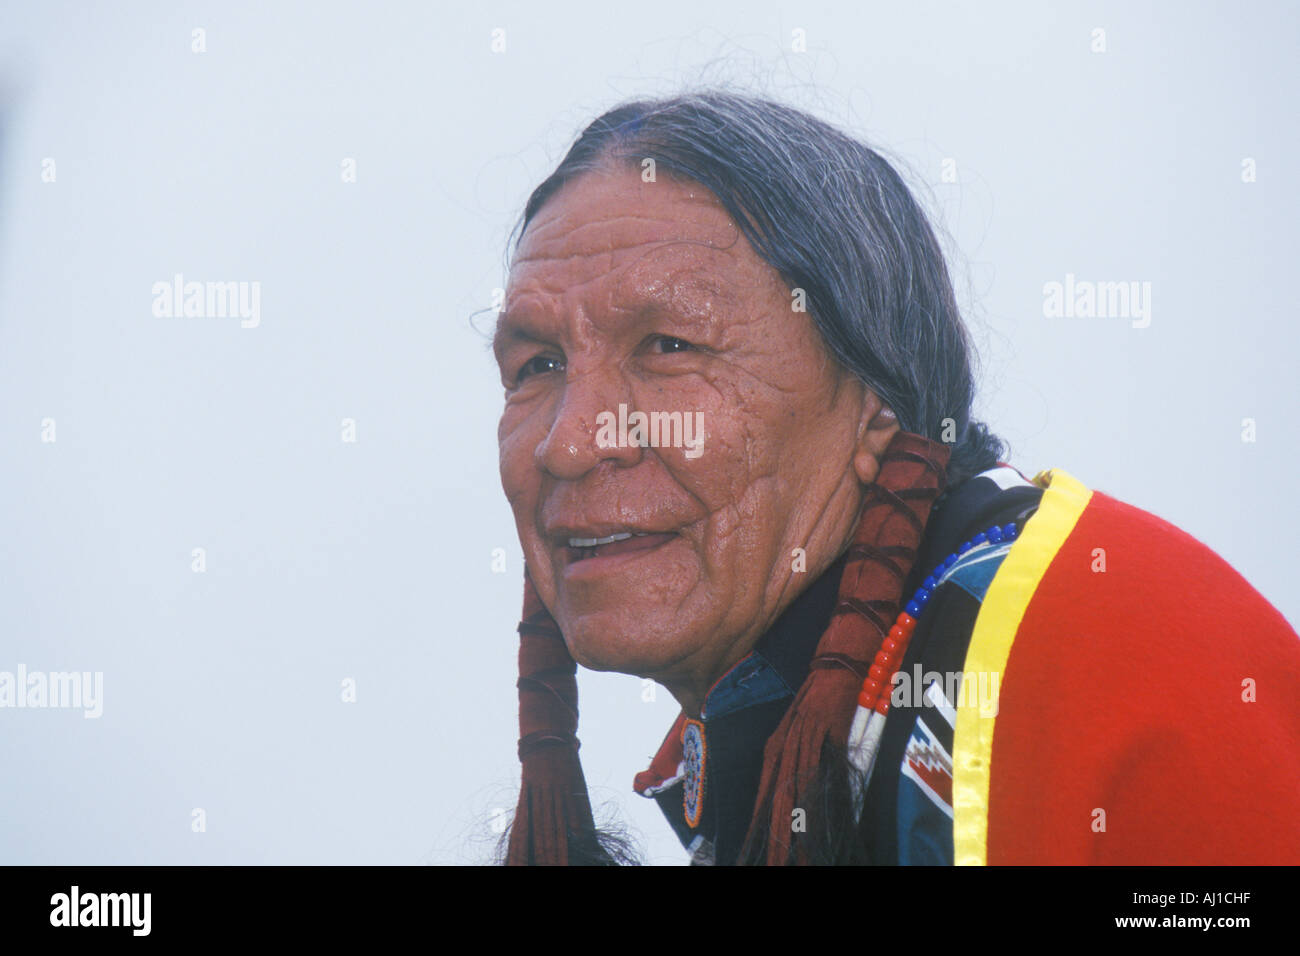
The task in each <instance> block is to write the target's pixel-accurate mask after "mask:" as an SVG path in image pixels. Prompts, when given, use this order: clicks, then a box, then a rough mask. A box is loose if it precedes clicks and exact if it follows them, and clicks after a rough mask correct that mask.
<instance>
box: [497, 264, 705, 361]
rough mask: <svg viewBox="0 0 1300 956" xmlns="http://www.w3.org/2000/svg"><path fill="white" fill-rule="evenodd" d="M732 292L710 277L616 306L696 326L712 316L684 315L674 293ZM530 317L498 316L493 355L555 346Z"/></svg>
mask: <svg viewBox="0 0 1300 956" xmlns="http://www.w3.org/2000/svg"><path fill="white" fill-rule="evenodd" d="M730 291H731V289H730V286H729V285H728V284H726V283H717V282H716V281H714V280H712V279H710V280H707V281H705V282H698V281H687V282H680V283H676V282H675V283H672V284H670V286H669V287H668V289H667V290H666V294H665V293H660V294H655V293H651V294H649V295H641V294H638V295H633V296H630V297H628V298H626V299H623V300H622V301H621V302H620V303H619V304H618V308H619V309H620V310H621V311H625V312H627V313H629V315H630V316H631V317H632V320H633V321H645V320H647V319H651V318H653V317H655V316H666V317H670V318H673V319H676V320H677V321H678V323H679V324H681V325H683V326H687V327H698V326H700V325H704V324H711V322H712V320H713V317H712V316H709V317H701V316H694V315H685V314H683V313H682V312H680V311H679V310H678V309H676V308H674V306H673V301H672V300H673V299H674V298H676V297H677V296H679V295H680V296H682V297H683V298H692V297H695V296H698V295H699V294H701V293H703V294H705V295H722V296H726V295H727V294H728V293H729V292H730ZM528 323H529V320H528V319H527V318H525V317H524V316H522V315H516V314H514V313H511V312H509V311H503V312H502V313H501V314H500V315H499V316H498V318H497V325H496V330H495V332H494V333H493V335H492V351H493V353H494V354H495V355H498V356H500V355H501V353H502V351H504V350H505V349H507V348H509V347H510V346H512V345H515V344H518V343H527V344H532V345H554V344H555V342H554V340H553V339H552V338H550V337H547V336H544V335H539V334H536V333H534V332H532V331H530V330H529V329H528V328H526V327H525V326H526V325H527V324H528Z"/></svg>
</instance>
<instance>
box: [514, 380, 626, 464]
mask: <svg viewBox="0 0 1300 956" xmlns="http://www.w3.org/2000/svg"><path fill="white" fill-rule="evenodd" d="M620 405H623V406H624V407H625V408H626V410H627V413H631V411H632V410H633V409H632V406H631V403H630V396H629V395H628V390H627V388H626V383H624V382H623V381H622V379H621V377H620V376H618V375H617V373H614V372H610V371H601V370H595V369H593V370H590V371H586V372H581V373H577V374H571V377H570V378H569V379H568V380H566V382H565V383H564V391H563V393H562V394H561V395H560V398H559V400H558V402H557V404H556V406H555V417H554V419H553V420H552V421H551V427H550V430H549V431H548V432H547V433H546V437H545V438H544V439H542V441H541V443H540V444H539V445H538V446H537V450H536V452H535V456H536V458H537V464H538V466H539V467H540V468H541V469H542V470H544V471H546V472H548V473H550V474H551V475H553V476H555V477H556V478H558V479H562V480H568V481H575V480H577V479H579V478H581V477H582V476H583V475H585V474H586V473H587V472H589V471H591V469H593V468H595V467H596V466H597V465H599V464H600V463H601V462H602V461H613V462H614V463H615V464H617V465H619V466H621V467H630V466H632V465H635V464H636V463H637V462H639V461H640V460H641V449H640V447H638V446H636V445H632V444H629V443H628V442H627V441H626V440H625V439H626V437H627V435H626V430H622V431H620V429H619V422H620V418H621V417H622V418H623V419H624V420H625V416H620V414H619V412H620V409H619V406H620Z"/></svg>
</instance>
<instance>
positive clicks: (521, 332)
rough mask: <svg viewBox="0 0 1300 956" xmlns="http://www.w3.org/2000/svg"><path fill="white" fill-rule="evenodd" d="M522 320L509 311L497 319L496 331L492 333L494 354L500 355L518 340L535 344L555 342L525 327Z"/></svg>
mask: <svg viewBox="0 0 1300 956" xmlns="http://www.w3.org/2000/svg"><path fill="white" fill-rule="evenodd" d="M520 321H521V320H519V319H518V318H516V317H514V316H512V315H511V314H510V313H509V312H502V313H501V315H500V317H499V318H498V319H497V327H496V331H495V332H493V333H492V352H493V354H495V355H497V356H500V355H501V353H502V351H504V350H505V349H506V348H508V347H509V346H511V345H514V344H516V343H518V342H529V343H532V344H534V345H551V344H553V343H552V342H551V341H550V340H549V339H547V338H543V337H542V336H540V335H535V334H533V333H532V332H530V331H529V330H528V329H526V328H524V327H523V326H522V325H520Z"/></svg>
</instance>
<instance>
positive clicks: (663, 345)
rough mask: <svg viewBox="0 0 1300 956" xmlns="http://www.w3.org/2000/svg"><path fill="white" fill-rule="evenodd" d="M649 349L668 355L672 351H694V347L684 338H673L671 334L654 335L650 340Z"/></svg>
mask: <svg viewBox="0 0 1300 956" xmlns="http://www.w3.org/2000/svg"><path fill="white" fill-rule="evenodd" d="M651 349H652V350H653V351H656V352H658V353H659V354H661V355H668V354H671V353H673V352H694V351H696V347H695V346H694V345H692V344H691V343H690V342H687V341H686V340H685V339H678V338H674V337H673V336H671V335H656V336H655V337H654V339H653V340H652V345H651Z"/></svg>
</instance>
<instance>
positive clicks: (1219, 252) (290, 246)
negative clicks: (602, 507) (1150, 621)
mask: <svg viewBox="0 0 1300 956" xmlns="http://www.w3.org/2000/svg"><path fill="white" fill-rule="evenodd" d="M989 6H990V5H987V4H962V5H955V4H945V3H912V4H884V3H847V2H835V3H808V2H800V3H771V2H763V0H744V2H730V3H719V4H709V5H707V7H708V9H706V5H704V4H700V3H696V2H679V0H667V2H662V3H656V4H652V5H634V6H629V7H615V8H611V7H610V6H609V5H608V4H605V3H590V4H566V5H564V7H565V11H566V12H565V13H563V14H562V15H561V14H560V13H558V12H556V9H555V8H554V7H553V6H552V5H538V4H532V3H522V2H521V3H496V4H491V3H489V4H479V5H475V9H474V10H473V12H463V11H462V12H449V11H446V10H444V9H442V8H441V6H440V5H432V4H419V5H416V4H409V5H406V4H376V3H365V4H362V3H355V4H339V3H299V4H283V3H253V2H241V3H233V4H232V3H220V4H218V3H210V4H208V3H161V2H153V3H131V4H93V5H92V4H71V3H48V2H42V3H35V2H29V3H16V2H11V0H4V2H0V184H2V185H0V670H7V671H13V670H15V669H16V668H17V666H18V665H19V664H23V665H25V666H26V667H27V668H28V669H29V670H43V671H62V670H77V671H92V672H93V671H102V672H103V675H104V701H103V715H102V717H100V718H99V719H97V720H89V719H84V718H83V717H82V715H81V713H80V712H77V711H68V710H9V709H4V710H0V766H2V767H3V768H4V776H5V785H4V787H3V788H0V862H3V863H41V864H120V863H127V864H133V863H141V864H143V863H158V864H166V863H222V864H226V863H422V862H438V863H470V862H483V861H485V860H486V859H487V858H488V855H489V853H490V851H491V846H492V842H493V839H494V835H493V833H492V819H493V817H492V814H493V811H494V810H495V809H497V808H509V807H513V804H514V794H515V787H516V785H517V777H518V763H517V759H516V756H515V738H516V735H517V729H516V698H515V689H514V678H515V653H516V642H517V638H516V635H515V633H514V630H513V629H514V626H515V624H516V623H517V620H518V614H519V606H520V597H521V574H522V566H521V560H520V550H519V545H518V541H517V537H516V535H515V530H514V525H513V521H512V519H511V515H510V512H509V510H508V508H507V505H506V502H505V499H504V496H503V495H502V492H501V489H500V481H499V477H498V472H497V448H496V437H495V436H496V422H497V418H498V416H499V414H500V409H501V404H502V397H501V388H500V384H499V382H498V380H497V376H496V372H495V369H494V366H493V363H492V360H491V354H490V352H489V351H488V349H487V346H486V337H485V334H484V332H485V330H487V329H489V328H490V325H491V319H492V316H491V314H489V313H487V312H483V311H480V310H484V309H486V308H487V306H488V305H489V303H490V302H491V296H492V290H493V289H494V288H496V287H499V286H503V285H504V279H505V277H504V273H503V262H504V253H505V245H506V238H507V235H508V233H509V231H510V228H511V227H512V225H513V224H514V222H515V218H516V217H517V215H518V213H519V211H520V209H521V207H522V204H523V201H524V199H525V198H526V196H527V194H528V192H529V191H530V189H531V188H532V187H533V186H534V185H535V184H536V183H537V182H538V181H540V180H541V179H542V178H543V177H544V176H545V175H546V174H547V173H548V172H549V170H550V169H551V168H552V167H553V166H554V164H555V163H556V162H557V161H558V160H559V159H560V157H561V156H562V155H563V152H564V150H565V148H566V147H567V145H568V143H569V142H570V141H571V139H572V137H573V136H574V135H575V134H576V133H577V132H578V131H579V130H580V128H581V127H582V126H583V125H584V124H585V123H586V122H588V121H590V120H591V119H592V118H594V117H595V116H596V115H598V114H599V113H600V112H602V111H603V110H605V109H606V108H608V107H609V106H611V105H613V104H614V103H616V102H617V101H619V100H621V99H623V98H625V97H629V96H633V95H650V94H660V93H668V92H672V91H675V90H676V89H678V88H679V87H681V86H682V85H685V84H690V83H699V82H711V81H718V82H722V81H725V82H729V83H731V84H733V85H739V86H743V87H746V88H749V89H754V90H757V91H761V92H766V93H769V94H772V95H776V96H778V97H780V98H782V99H785V100H787V101H788V102H791V103H793V104H795V105H799V106H803V107H805V108H808V109H811V110H813V111H814V112H816V113H817V114H818V115H821V116H823V117H824V118H826V119H829V120H831V121H833V122H836V123H839V124H841V125H844V126H846V127H849V128H851V129H853V130H854V131H856V132H857V133H858V134H859V135H861V136H863V137H865V138H867V140H868V141H869V142H871V143H872V144H873V145H876V146H878V147H879V148H881V149H882V151H884V152H885V153H886V154H887V155H889V156H890V157H893V158H896V159H897V160H898V161H899V162H900V163H901V164H902V165H903V166H904V167H905V175H906V176H907V178H908V181H909V182H910V183H912V184H913V185H914V186H915V187H916V188H917V189H918V190H919V191H920V195H921V198H922V200H923V201H924V202H925V203H926V204H927V206H928V207H929V208H930V209H932V210H933V212H934V213H935V215H936V217H937V223H938V224H939V225H940V227H941V228H942V229H943V230H944V231H945V232H946V233H947V234H948V235H949V236H950V238H951V242H950V248H951V251H952V256H953V258H952V260H951V265H952V268H953V272H954V277H955V280H956V283H957V286H958V288H959V293H960V296H961V298H962V301H963V304H964V306H965V307H966V314H967V316H968V318H969V322H970V325H971V329H972V333H973V335H974V338H975V342H976V344H977V347H978V348H979V350H980V366H981V371H980V376H981V395H980V401H979V405H978V409H977V412H978V415H979V417H981V418H983V419H985V420H987V421H989V422H990V423H991V424H992V425H993V427H994V428H995V429H996V430H997V431H998V432H999V433H1000V434H1001V435H1003V436H1004V437H1005V438H1006V439H1007V440H1008V441H1009V442H1010V445H1011V449H1012V451H1011V460H1012V463H1013V464H1015V465H1016V466H1017V467H1019V468H1020V470H1021V471H1023V472H1025V474H1027V475H1029V476H1032V475H1033V474H1035V473H1036V472H1037V471H1038V470H1039V469H1041V468H1046V467H1060V468H1064V469H1065V470H1066V471H1068V472H1070V473H1071V474H1073V475H1074V476H1075V477H1077V478H1079V479H1080V480H1081V481H1083V482H1084V483H1085V484H1086V485H1088V486H1090V487H1093V488H1097V489H1100V490H1102V491H1105V492H1107V493H1109V494H1112V495H1115V496H1116V497H1119V498H1121V499H1123V500H1125V501H1128V502H1130V503H1132V504H1134V505H1137V506H1139V507H1142V508H1145V509H1147V510H1149V511H1152V512H1154V513H1155V514H1157V515H1159V516H1161V517H1163V518H1165V519H1167V520H1169V521H1171V522H1173V523H1174V524H1176V525H1178V526H1180V527H1182V528H1183V529H1185V530H1187V531H1188V532H1189V533H1191V534H1193V535H1194V536H1195V537H1197V538H1199V539H1200V540H1202V541H1204V542H1205V543H1206V544H1208V545H1209V546H1210V547H1212V548H1213V549H1215V550H1216V551H1217V552H1219V553H1220V554H1221V555H1223V556H1224V557H1225V558H1226V559H1227V560H1228V561H1229V562H1230V563H1231V564H1232V565H1233V566H1234V567H1236V568H1237V569H1238V570H1239V571H1240V572H1241V573H1242V574H1243V575H1244V576H1245V577H1246V578H1247V580H1249V581H1250V582H1251V583H1252V584H1254V586H1255V587H1256V588H1257V589H1258V590H1259V591H1260V592H1261V593H1262V594H1264V595H1265V597H1267V598H1268V599H1269V600H1270V601H1271V602H1272V603H1273V604H1274V605H1275V606H1276V607H1277V608H1279V609H1280V610H1281V611H1282V612H1283V613H1284V614H1285V615H1286V616H1287V617H1288V619H1289V620H1290V621H1291V622H1292V624H1293V625H1294V624H1295V623H1296V622H1297V621H1300V594H1297V590H1296V580H1295V570H1294V568H1295V565H1294V551H1295V542H1296V540H1297V531H1298V530H1300V521H1298V520H1297V514H1298V513H1300V512H1298V511H1297V508H1296V506H1295V504H1294V502H1293V501H1292V497H1293V496H1292V491H1291V480H1292V478H1293V476H1294V474H1295V471H1296V464H1297V453H1296V439H1297V422H1298V421H1300V398H1298V393H1297V388H1296V381H1295V367H1296V357H1295V347H1296V344H1297V333H1296V331H1295V321H1296V306H1297V291H1296V290H1297V286H1296V282H1295V279H1294V272H1295V262H1296V258H1297V253H1298V252H1300V248H1298V243H1297V232H1296V225H1295V221H1296V212H1297V209H1298V208H1300V203H1298V202H1297V199H1298V198H1300V179H1298V178H1297V176H1296V156H1297V154H1298V152H1300V150H1298V147H1300V134H1298V133H1297V126H1296V123H1295V116H1296V112H1297V110H1296V68H1295V66H1294V63H1295V50H1296V48H1297V39H1298V38H1300V29H1298V27H1300V14H1298V13H1297V9H1296V7H1295V6H1294V5H1292V4H1289V3H1254V4H1247V5H1229V4H1208V3H1149V4H1127V3H1090V4H1070V3H1054V4H1050V5H1047V4H1040V3H1030V2H1026V3H1000V4H997V5H995V6H996V9H993V10H990V9H989ZM1098 27H1100V28H1103V29H1104V30H1105V43H1106V51H1105V52H1104V53H1095V52H1092V50H1091V47H1092V46H1093V44H1094V34H1093V31H1094V29H1095V28H1098ZM196 28H202V29H203V30H205V31H206V37H205V40H206V52H203V53H195V52H193V51H192V43H193V40H192V31H193V30H194V29H196ZM494 28H501V29H504V31H505V39H506V49H505V51H504V52H502V53H493V52H492V49H491V42H492V31H493V29H494ZM795 29H802V30H804V31H806V36H807V47H808V49H807V52H805V53H795V52H793V51H792V49H791V44H792V36H793V34H792V31H794V30H795ZM349 157H350V158H353V159H355V161H356V171H357V181H356V182H355V183H344V182H342V181H341V175H340V169H341V163H342V162H343V160H344V159H345V158H349ZM946 158H951V159H953V160H954V161H955V163H956V169H957V174H958V181H957V182H956V183H950V182H942V181H941V171H942V168H943V167H942V164H943V161H944V160H945V159H946ZM1246 158H1252V159H1254V160H1255V163H1256V170H1257V181H1255V182H1252V183H1245V182H1243V181H1242V163H1243V159H1246ZM46 159H53V160H54V163H55V165H54V168H55V171H56V179H55V181H54V182H44V181H43V180H42V170H43V168H44V167H43V161H44V160H46ZM176 273H182V274H183V275H185V276H186V277H187V279H195V280H200V281H208V280H233V281H258V282H260V283H261V321H260V325H258V327H256V328H241V327H240V323H239V320H238V319H218V318H204V319H199V318H189V319H185V318H171V319H168V318H159V317H156V316H154V315H153V313H152V309H151V306H152V293H151V289H152V286H153V284H154V283H155V282H159V281H170V280H171V278H172V276H173V275H174V274H176ZM1067 273H1071V274H1074V275H1075V276H1076V277H1078V278H1079V279H1087V280H1094V281H1124V280H1136V281H1139V282H1150V283H1151V287H1152V298H1151V305H1152V312H1151V322H1150V325H1149V327H1147V328H1141V329H1139V328H1134V327H1133V323H1132V321H1130V320H1126V319H1122V318H1109V319H1101V318H1092V319H1085V318H1072V319H1049V318H1045V317H1044V314H1043V286H1044V283H1047V282H1051V281H1064V279H1065V276H1066V274H1067ZM476 312H479V314H478V316H477V318H474V319H473V320H471V317H472V316H474V314H475V313H476ZM344 418H352V419H355V421H356V427H357V441H356V442H355V443H353V444H348V443H344V442H343V441H342V440H341V435H340V427H341V420H342V419H344ZM1245 418H1252V419H1254V420H1255V422H1256V429H1257V440H1256V441H1255V442H1254V443H1246V442H1243V441H1242V420H1243V419H1245ZM45 419H53V420H54V422H55V427H56V429H57V431H56V435H57V441H55V442H53V443H49V442H43V441H42V440H41V438H42V422H43V420H45ZM200 547H201V548H204V549H205V550H206V561H207V570H206V572H205V573H202V574H196V573H194V572H193V571H192V570H191V561H192V558H191V554H192V550H193V549H194V548H200ZM494 548H504V549H505V550H506V552H507V555H508V558H507V566H508V571H507V573H505V574H494V573H493V572H492V568H491V553H492V550H493V549H494ZM1229 624H1230V622H1226V621H1207V622H1205V626H1207V627H1223V626H1228V625H1229ZM1135 639H1140V635H1135ZM346 678H351V679H353V680H355V682H356V688H357V701H356V703H354V704H347V703H343V702H342V701H341V699H340V697H341V693H340V685H341V681H343V680H344V679H346ZM580 686H581V695H582V701H581V706H582V713H583V718H582V726H581V727H580V731H579V733H580V736H581V737H582V740H583V747H582V756H583V763H584V767H585V770H586V773H587V778H588V781H589V783H590V784H591V788H592V795H593V799H594V800H595V801H596V803H597V804H598V805H601V806H604V807H606V808H607V809H608V810H609V811H610V812H612V813H613V814H614V815H616V816H618V817H619V818H621V819H623V820H624V821H626V822H628V823H629V824H630V825H631V826H632V827H633V829H634V831H635V832H636V833H638V834H640V836H641V837H642V840H643V847H644V848H645V850H646V852H647V854H648V856H649V858H650V859H651V860H652V861H653V862H657V863H681V862H684V854H683V852H682V851H681V850H680V847H679V846H678V844H677V842H676V840H675V838H674V837H673V836H672V835H671V833H670V831H669V830H668V827H667V825H666V824H665V823H664V822H663V821H662V818H661V817H660V815H659V811H658V810H657V808H656V807H655V806H654V804H653V803H652V802H651V801H648V800H644V799H642V798H640V797H637V796H636V795H635V794H633V793H632V791H631V782H632V777H633V775H634V774H635V773H636V772H637V771H639V770H641V769H644V767H645V766H646V764H647V763H648V761H649V757H650V756H651V755H652V754H653V752H654V751H655V749H656V748H657V746H658V744H659V742H660V740H661V739H662V737H663V734H664V733H665V731H666V730H667V728H668V726H669V724H670V723H671V722H672V720H673V718H674V716H675V715H676V710H677V709H676V707H675V705H674V703H673V701H672V699H671V698H670V696H669V695H668V694H667V693H666V692H665V691H663V690H662V689H660V690H659V692H658V694H657V697H656V699H654V700H653V701H648V702H647V701H644V700H643V695H642V687H641V682H640V681H639V680H638V679H636V678H633V677H626V676H618V675H598V674H590V673H584V674H583V675H582V677H581V679H580ZM1188 693H1189V694H1191V693H1195V688H1188ZM195 808H202V809H203V811H204V812H205V814H206V832H202V833H196V832H193V830H192V827H191V821H192V818H193V817H192V814H193V811H194V809H195Z"/></svg>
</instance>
